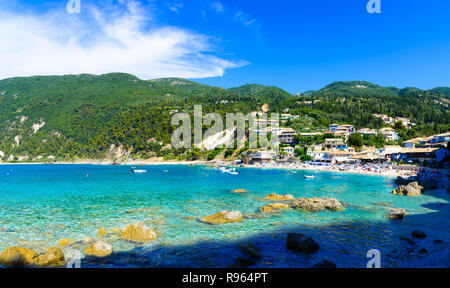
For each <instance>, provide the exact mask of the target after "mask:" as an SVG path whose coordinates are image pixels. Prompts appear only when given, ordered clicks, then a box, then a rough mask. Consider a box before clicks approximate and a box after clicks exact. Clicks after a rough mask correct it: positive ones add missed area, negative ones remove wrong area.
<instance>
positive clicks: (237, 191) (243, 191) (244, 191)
mask: <svg viewBox="0 0 450 288" xmlns="http://www.w3.org/2000/svg"><path fill="white" fill-rule="evenodd" d="M230 192H231V193H246V192H248V191H247V190H245V189H236V190H231V191H230Z"/></svg>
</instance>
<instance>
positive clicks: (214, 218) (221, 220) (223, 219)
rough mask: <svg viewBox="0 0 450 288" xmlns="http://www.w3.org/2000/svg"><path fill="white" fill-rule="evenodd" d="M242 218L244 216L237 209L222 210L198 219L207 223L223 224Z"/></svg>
mask: <svg viewBox="0 0 450 288" xmlns="http://www.w3.org/2000/svg"><path fill="white" fill-rule="evenodd" d="M243 219H244V217H243V216H242V214H241V212H239V211H231V212H228V211H222V212H219V213H217V214H214V215H210V216H206V217H203V218H201V219H199V221H200V222H203V223H208V224H225V223H233V222H240V221H242V220H243Z"/></svg>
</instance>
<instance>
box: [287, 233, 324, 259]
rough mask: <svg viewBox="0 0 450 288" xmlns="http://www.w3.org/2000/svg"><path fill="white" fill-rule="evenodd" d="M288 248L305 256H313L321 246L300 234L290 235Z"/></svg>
mask: <svg viewBox="0 0 450 288" xmlns="http://www.w3.org/2000/svg"><path fill="white" fill-rule="evenodd" d="M286 248H287V249H290V250H293V251H297V252H303V253H305V254H312V253H314V252H317V251H318V250H319V244H317V242H316V241H314V239H313V238H311V237H309V236H305V235H303V234H299V233H289V234H288V236H287V242H286Z"/></svg>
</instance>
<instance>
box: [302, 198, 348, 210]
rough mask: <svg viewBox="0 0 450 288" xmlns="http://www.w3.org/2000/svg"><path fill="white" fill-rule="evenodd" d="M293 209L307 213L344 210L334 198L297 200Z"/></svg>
mask: <svg viewBox="0 0 450 288" xmlns="http://www.w3.org/2000/svg"><path fill="white" fill-rule="evenodd" d="M294 207H295V208H296V209H301V210H304V211H309V212H319V211H323V210H325V209H326V210H332V211H339V210H342V209H344V205H342V203H341V202H339V200H337V199H334V198H297V199H296V200H295V201H294Z"/></svg>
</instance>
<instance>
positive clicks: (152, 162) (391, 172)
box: [0, 159, 412, 178]
mask: <svg viewBox="0 0 450 288" xmlns="http://www.w3.org/2000/svg"><path fill="white" fill-rule="evenodd" d="M221 164H223V165H224V166H229V167H235V168H252V169H277V170H290V171H311V172H332V173H344V174H356V175H365V176H385V177H392V178H395V177H398V176H402V177H404V176H411V175H412V174H411V173H410V172H409V171H408V172H405V171H401V170H395V169H378V170H355V169H340V168H339V167H338V166H306V165H303V164H300V165H298V164H295V165H293V164H290V165H285V164H282V165H276V166H261V165H251V164H241V165H233V164H231V163H221ZM20 165H99V166H102V165H103V166H162V165H180V166H187V165H192V166H198V165H204V166H217V165H219V162H217V161H216V160H215V161H200V160H199V161H164V160H161V159H149V160H134V161H125V162H115V161H111V160H106V159H101V160H94V159H82V160H74V161H55V162H20V163H18V162H15V163H11V162H0V166H20Z"/></svg>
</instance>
